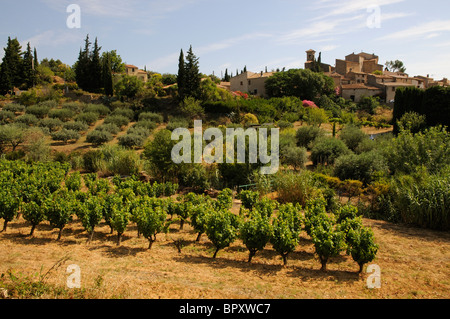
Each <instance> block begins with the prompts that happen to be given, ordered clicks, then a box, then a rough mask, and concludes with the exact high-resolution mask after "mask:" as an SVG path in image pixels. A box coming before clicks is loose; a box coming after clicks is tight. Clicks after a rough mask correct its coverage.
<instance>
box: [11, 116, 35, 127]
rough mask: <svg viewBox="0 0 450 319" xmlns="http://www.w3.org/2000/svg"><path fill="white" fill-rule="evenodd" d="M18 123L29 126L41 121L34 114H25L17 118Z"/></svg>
mask: <svg viewBox="0 0 450 319" xmlns="http://www.w3.org/2000/svg"><path fill="white" fill-rule="evenodd" d="M15 122H16V123H22V124H25V125H28V126H34V125H36V124H37V123H38V122H39V119H38V118H37V117H36V116H35V115H33V114H24V115H21V116H18V117H17V118H16V120H15Z"/></svg>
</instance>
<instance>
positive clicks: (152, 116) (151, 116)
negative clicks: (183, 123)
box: [139, 112, 164, 124]
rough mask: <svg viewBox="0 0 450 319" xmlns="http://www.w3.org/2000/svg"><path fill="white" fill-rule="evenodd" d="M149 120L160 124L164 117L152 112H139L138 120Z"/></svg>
mask: <svg viewBox="0 0 450 319" xmlns="http://www.w3.org/2000/svg"><path fill="white" fill-rule="evenodd" d="M143 121H149V122H154V123H157V124H161V123H163V122H164V117H163V116H162V115H161V114H157V113H152V112H144V113H141V114H139V122H143Z"/></svg>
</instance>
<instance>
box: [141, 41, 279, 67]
mask: <svg viewBox="0 0 450 319" xmlns="http://www.w3.org/2000/svg"><path fill="white" fill-rule="evenodd" d="M270 37H271V35H270V34H266V33H250V34H244V35H242V36H238V37H234V38H230V39H226V40H223V41H220V42H214V43H210V44H207V45H203V46H199V47H193V51H194V53H195V54H196V55H197V56H204V55H206V54H209V53H212V52H216V51H221V50H225V49H228V48H230V47H233V46H236V45H239V44H241V43H243V42H245V41H250V40H256V39H262V38H270ZM184 54H186V52H184ZM179 56H180V52H177V53H172V54H169V55H167V56H164V57H161V58H158V59H155V60H153V61H151V62H150V63H148V65H151V67H152V69H162V68H166V67H168V66H174V65H177V63H178V58H179Z"/></svg>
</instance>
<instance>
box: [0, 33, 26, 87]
mask: <svg viewBox="0 0 450 319" xmlns="http://www.w3.org/2000/svg"><path fill="white" fill-rule="evenodd" d="M21 48H22V47H21V46H20V43H19V41H18V40H17V38H15V39H12V40H11V37H8V44H7V46H6V48H5V49H4V50H5V54H4V56H3V60H2V65H1V71H0V94H7V93H8V92H9V91H12V90H13V89H14V87H20V86H21V84H22V63H23V62H22V52H21Z"/></svg>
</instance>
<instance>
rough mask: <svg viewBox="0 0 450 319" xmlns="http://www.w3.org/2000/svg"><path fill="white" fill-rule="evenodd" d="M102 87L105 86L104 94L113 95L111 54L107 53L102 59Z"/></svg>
mask: <svg viewBox="0 0 450 319" xmlns="http://www.w3.org/2000/svg"><path fill="white" fill-rule="evenodd" d="M102 79H103V87H104V88H105V95H107V96H113V95H114V84H113V77H112V69H111V56H110V54H109V53H107V54H106V56H105V57H104V59H103V70H102Z"/></svg>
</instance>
